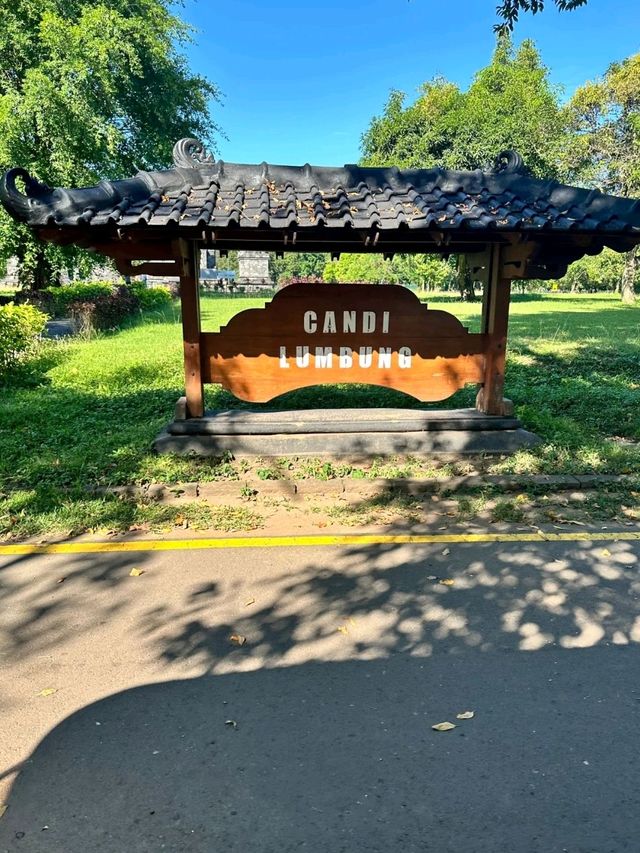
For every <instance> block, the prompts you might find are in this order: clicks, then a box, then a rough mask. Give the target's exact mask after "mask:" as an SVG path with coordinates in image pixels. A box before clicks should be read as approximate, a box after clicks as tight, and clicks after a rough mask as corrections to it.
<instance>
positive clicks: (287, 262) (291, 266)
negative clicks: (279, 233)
mask: <svg viewBox="0 0 640 853" xmlns="http://www.w3.org/2000/svg"><path fill="white" fill-rule="evenodd" d="M328 260H329V256H328V255H326V254H324V253H323V252H301V253H300V254H298V253H295V252H294V253H290V252H288V253H287V254H285V255H284V256H283V257H282V258H277V257H276V256H275V255H273V254H272V255H271V256H270V258H269V269H270V272H271V276H272V278H273V279H274V281H275V282H276V284H280V283H281V282H283V281H286V280H291V279H316V278H320V277H322V273H323V272H324V268H325V265H326V263H327V261H328Z"/></svg>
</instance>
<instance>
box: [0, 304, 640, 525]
mask: <svg viewBox="0 0 640 853" xmlns="http://www.w3.org/2000/svg"><path fill="white" fill-rule="evenodd" d="M425 299H426V301H427V302H429V303H430V304H431V305H432V306H433V307H434V308H439V309H445V310H449V311H451V312H452V313H453V314H455V315H456V316H458V317H459V318H460V319H461V320H462V321H463V322H464V323H465V324H467V325H469V326H470V328H471V329H472V331H477V329H478V324H479V316H480V305H479V303H474V304H467V303H461V302H459V301H458V300H456V299H455V298H453V297H452V296H449V295H443V294H434V295H429V294H427V295H426V296H425ZM264 301H265V300H264V299H260V298H238V297H236V298H224V297H209V298H204V299H203V300H202V302H203V307H202V315H203V326H204V328H206V329H208V330H211V331H214V330H215V329H217V328H219V326H220V325H223V324H225V323H227V322H228V320H229V319H230V318H231V317H232V316H233V315H234V314H235V313H236V312H237V311H239V310H243V309H245V308H253V307H260V306H261V305H262V304H264ZM181 352H182V346H181V331H180V324H179V314H178V310H177V307H176V306H174V307H173V308H171V309H168V310H167V311H165V312H164V313H161V314H156V315H152V316H149V317H147V318H146V322H145V323H144V324H137V325H132V326H131V327H129V328H125V329H123V330H121V331H119V332H117V333H114V334H109V335H102V336H99V337H97V338H95V339H93V340H88V341H83V340H74V341H70V342H64V341H63V342H50V343H47V344H46V346H45V347H44V349H43V351H42V353H41V354H40V355H39V357H38V358H37V359H36V360H35V361H34V362H33V364H32V365H31V367H30V369H29V370H26V371H25V370H23V371H22V372H21V373H20V374H19V375H17V376H15V377H14V378H13V380H12V382H11V384H10V386H9V387H7V388H4V389H3V391H2V395H1V397H0V425H1V429H0V500H1V501H2V502H3V504H4V507H3V508H2V509H0V517H1V520H0V535H16V534H19V535H27V534H33V535H38V534H39V533H43V532H52V531H63V532H64V531H67V532H68V531H72V532H77V531H79V530H82V529H87V528H101V529H102V528H105V527H106V528H109V527H118V528H120V529H122V528H126V526H127V525H130V524H136V523H138V521H139V520H140V518H141V517H142V516H144V515H145V513H147V510H146V509H145V508H144V507H142V508H140V507H138V508H137V509H136V507H133V508H131V507H129V506H128V505H127V503H126V502H122V501H120V502H117V501H110V500H109V501H107V500H104V501H96V500H95V499H90V498H89V497H88V495H87V491H86V487H87V486H88V485H91V486H93V485H121V484H127V483H138V484H141V483H145V482H168V483H175V482H180V481H206V480H211V479H217V478H229V477H235V478H237V477H238V474H239V472H242V471H246V464H245V463H240V462H234V461H231V460H229V459H217V460H216V459H214V460H210V459H201V460H197V459H185V458H178V457H170V456H155V455H154V454H152V453H151V449H150V448H151V443H152V441H153V439H154V437H155V435H156V434H157V433H158V432H159V431H160V429H161V428H162V427H163V426H164V425H165V424H166V423H167V421H169V420H170V419H171V417H172V415H173V408H174V405H175V401H176V400H177V398H178V397H179V396H180V395H181V394H182V393H183V390H182V389H183V372H182V363H181ZM506 393H507V396H509V397H510V398H511V399H512V400H513V401H514V404H515V407H516V413H517V414H518V416H519V417H520V418H521V420H522V421H523V424H524V426H525V427H527V428H528V429H530V430H532V431H534V432H536V433H538V435H540V436H541V437H542V438H543V443H542V445H541V446H540V447H538V448H536V449H535V450H531V451H523V452H520V453H518V454H516V455H515V456H512V457H509V458H508V459H506V460H503V461H497V462H493V463H491V469H492V470H496V471H497V470H500V471H505V472H514V473H523V474H524V473H585V472H605V471H606V472H614V473H617V472H633V473H638V472H640V451H639V450H638V446H637V445H636V444H634V442H640V309H638V308H635V307H627V306H623V305H622V304H621V303H620V302H619V300H618V299H617V297H615V296H612V295H600V294H598V295H593V296H592V295H588V296H586V295H585V296H582V295H580V296H570V295H566V294H564V295H563V294H557V295H547V296H536V297H533V298H526V297H521V296H519V295H517V296H516V297H515V299H514V301H513V304H512V309H511V334H510V352H509V361H508V371H507V388H506ZM473 398H474V389H472V388H468V389H464V390H463V391H460V392H458V393H457V394H456V395H454V396H453V397H452V398H450V400H448V401H445V402H444V403H441V404H438V407H458V406H470V405H472V404H473ZM207 404H208V406H209V407H214V408H230V407H239V406H242V407H245V406H246V405H247V404H245V403H241V402H240V401H237V400H235V398H233V397H232V396H231V395H230V394H228V393H227V392H225V391H223V390H222V389H220V388H217V387H213V386H210V387H208V388H207ZM420 405H421V404H420V403H418V402H417V401H415V400H412V399H411V398H409V397H407V396H405V395H403V394H400V393H398V392H394V391H390V390H387V389H381V388H374V387H371V386H349V385H342V386H325V387H321V388H311V389H302V390H300V391H296V392H292V393H289V394H287V395H284V396H283V397H281V398H279V399H278V400H276V401H273V402H272V403H271V404H269V406H268V408H295V407H299V408H309V407H315V406H321V407H322V406H324V407H351V406H404V407H406V406H411V407H413V406H420ZM265 408H266V407H265ZM327 464H328V463H327V460H325V459H321V460H304V461H302V460H301V461H298V462H296V461H291V460H289V461H287V460H285V462H284V463H283V464H281V465H279V466H276V467H275V468H274V470H273V474H269V475H268V476H269V477H270V476H296V477H297V476H317V477H325V478H329V477H333V476H353V477H365V476H392V477H394V476H395V477H407V476H432V475H433V474H434V470H435V469H434V462H433V460H415V459H414V460H397V461H388V460H378V461H374V462H373V463H372V464H371V465H370V466H367V467H366V468H365V467H363V466H357V465H356V466H351V465H348V464H346V463H345V464H344V465H342V464H337V463H332V464H330V465H329V467H327ZM256 465H257V468H262V469H263V470H266V467H267V466H265V464H264V463H256ZM457 470H460V469H457ZM451 471H452V473H456V469H455V468H452V469H451ZM147 516H148V513H147ZM145 517H146V516H145ZM169 521H170V519H169Z"/></svg>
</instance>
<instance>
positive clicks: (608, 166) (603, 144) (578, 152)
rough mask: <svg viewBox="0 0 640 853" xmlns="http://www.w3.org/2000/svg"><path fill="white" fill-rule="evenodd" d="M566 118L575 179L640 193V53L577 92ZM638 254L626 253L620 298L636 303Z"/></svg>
mask: <svg viewBox="0 0 640 853" xmlns="http://www.w3.org/2000/svg"><path fill="white" fill-rule="evenodd" d="M567 114H568V119H569V123H570V127H571V130H572V132H573V139H572V145H571V147H570V149H569V151H568V155H567V157H568V164H569V167H570V168H571V170H572V174H573V177H574V179H576V180H579V181H582V182H583V183H587V184H589V185H591V186H596V187H598V188H600V189H602V190H604V191H605V192H611V193H615V194H618V195H630V196H637V195H639V194H640V53H637V54H635V55H633V56H630V57H629V58H627V59H625V60H624V61H623V62H616V63H614V64H613V65H611V66H609V68H608V70H607V72H606V74H605V75H604V77H603V78H602V79H601V80H596V81H593V82H589V83H586V84H585V85H584V86H581V87H580V88H579V89H577V90H576V92H575V94H574V96H573V98H572V99H571V101H570V103H569V105H568V107H567ZM637 271H638V262H637V252H636V251H635V250H634V251H631V252H629V253H628V254H627V261H626V264H625V268H624V274H623V276H622V297H623V300H624V301H626V302H633V301H634V281H635V279H636V276H637Z"/></svg>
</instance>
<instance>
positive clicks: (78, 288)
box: [41, 281, 118, 314]
mask: <svg viewBox="0 0 640 853" xmlns="http://www.w3.org/2000/svg"><path fill="white" fill-rule="evenodd" d="M117 286H118V285H116V284H114V282H112V281H72V282H71V283H70V284H63V285H62V286H61V287H47V288H45V290H43V291H41V293H42V294H46V295H47V297H49V298H50V299H52V300H53V309H54V311H55V313H56V314H66V313H68V311H69V308H70V306H71V305H73V304H74V303H80V302H82V303H87V302H94V301H95V300H96V299H101V298H104V297H108V296H111V295H112V294H113V292H114V291H115V290H116V288H117ZM45 298H46V297H45Z"/></svg>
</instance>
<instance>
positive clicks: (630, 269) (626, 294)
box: [620, 247, 638, 305]
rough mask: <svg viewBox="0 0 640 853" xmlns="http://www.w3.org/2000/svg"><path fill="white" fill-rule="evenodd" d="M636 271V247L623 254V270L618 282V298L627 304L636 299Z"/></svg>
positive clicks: (632, 302) (631, 303)
mask: <svg viewBox="0 0 640 853" xmlns="http://www.w3.org/2000/svg"><path fill="white" fill-rule="evenodd" d="M637 271H638V249H637V247H636V248H634V249H631V251H630V252H627V253H626V255H625V256H624V270H623V272H622V281H621V282H620V298H621V299H622V301H623V302H624V303H625V304H627V305H633V304H634V302H635V301H636V293H635V283H636V273H637Z"/></svg>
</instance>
